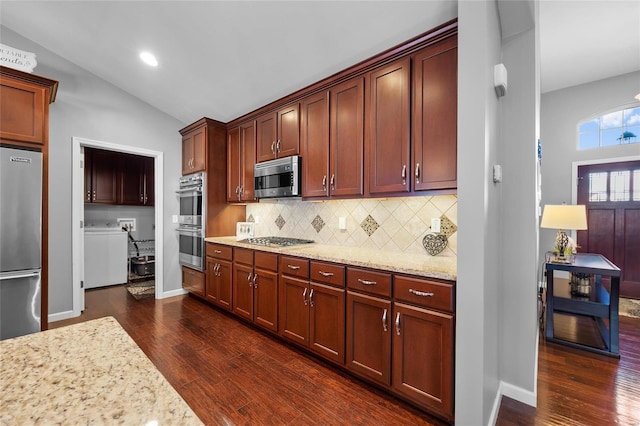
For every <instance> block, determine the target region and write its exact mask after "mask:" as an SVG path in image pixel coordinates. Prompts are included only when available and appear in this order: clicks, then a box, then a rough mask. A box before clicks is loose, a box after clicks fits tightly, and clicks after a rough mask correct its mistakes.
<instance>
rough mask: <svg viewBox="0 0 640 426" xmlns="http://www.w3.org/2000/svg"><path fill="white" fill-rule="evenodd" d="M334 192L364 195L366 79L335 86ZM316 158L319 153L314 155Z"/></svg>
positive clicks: (332, 187)
mask: <svg viewBox="0 0 640 426" xmlns="http://www.w3.org/2000/svg"><path fill="white" fill-rule="evenodd" d="M330 152H331V160H330V168H331V170H330V172H329V173H330V175H331V178H330V179H329V181H330V183H331V195H338V196H341V195H362V194H363V180H364V174H363V173H364V172H363V167H364V79H363V78H356V79H354V80H351V81H346V82H344V83H342V84H339V85H338V86H336V87H334V88H333V89H331V148H330ZM314 161H315V157H314Z"/></svg>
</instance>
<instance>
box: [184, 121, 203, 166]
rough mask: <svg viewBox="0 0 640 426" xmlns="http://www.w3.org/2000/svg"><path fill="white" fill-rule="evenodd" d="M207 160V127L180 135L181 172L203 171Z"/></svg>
mask: <svg viewBox="0 0 640 426" xmlns="http://www.w3.org/2000/svg"><path fill="white" fill-rule="evenodd" d="M206 161H207V128H206V127H201V128H199V129H195V130H194V131H193V132H190V133H188V134H186V135H184V136H183V137H182V174H183V175H188V174H191V173H196V172H201V171H204V170H205V168H206Z"/></svg>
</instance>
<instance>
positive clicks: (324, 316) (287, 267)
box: [279, 256, 345, 365]
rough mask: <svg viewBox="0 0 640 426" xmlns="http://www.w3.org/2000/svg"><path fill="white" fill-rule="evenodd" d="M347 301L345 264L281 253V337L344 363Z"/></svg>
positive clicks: (329, 358) (334, 360)
mask: <svg viewBox="0 0 640 426" xmlns="http://www.w3.org/2000/svg"><path fill="white" fill-rule="evenodd" d="M310 271H311V272H310ZM310 277H311V278H310ZM344 303H345V290H344V267H343V266H340V265H335V264H330V263H326V262H317V261H312V262H311V264H309V261H308V260H305V259H300V258H295V257H289V256H280V309H279V315H280V335H281V336H282V337H284V338H285V339H287V340H290V341H292V342H294V343H297V344H299V345H301V346H304V347H308V348H309V349H311V350H312V351H313V352H315V353H317V354H318V355H320V356H322V357H324V358H326V359H328V360H330V361H333V362H335V363H338V364H341V365H344V321H345V320H344V315H345V313H344V312H345V305H344Z"/></svg>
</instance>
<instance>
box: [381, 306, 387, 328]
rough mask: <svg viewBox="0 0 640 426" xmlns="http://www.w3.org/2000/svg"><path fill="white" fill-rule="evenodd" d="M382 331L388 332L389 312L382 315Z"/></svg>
mask: <svg viewBox="0 0 640 426" xmlns="http://www.w3.org/2000/svg"><path fill="white" fill-rule="evenodd" d="M382 330H384V331H387V310H386V309H385V310H384V312H383V313H382Z"/></svg>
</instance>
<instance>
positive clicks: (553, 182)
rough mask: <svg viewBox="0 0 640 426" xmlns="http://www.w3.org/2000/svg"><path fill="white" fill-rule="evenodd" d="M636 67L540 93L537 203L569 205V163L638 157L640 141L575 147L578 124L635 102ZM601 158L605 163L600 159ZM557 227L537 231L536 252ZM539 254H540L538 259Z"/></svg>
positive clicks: (639, 79) (639, 89)
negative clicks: (576, 84)
mask: <svg viewBox="0 0 640 426" xmlns="http://www.w3.org/2000/svg"><path fill="white" fill-rule="evenodd" d="M638 93H640V71H636V72H633V73H628V74H623V75H620V76H617V77H612V78H607V79H604V80H599V81H594V82H592V83H586V84H581V85H578V86H574V87H569V88H566V89H561V90H556V91H553V92H548V93H545V94H543V95H542V97H541V108H540V135H541V143H542V205H543V206H544V205H545V204H562V203H563V202H566V203H567V204H571V203H572V200H571V185H572V182H571V163H572V162H574V161H591V160H606V159H611V158H621V157H630V156H638V155H640V144H630V145H620V146H609V147H604V148H597V149H588V150H583V151H578V148H577V146H578V138H577V126H578V123H579V122H580V121H583V120H585V119H588V118H592V117H594V116H598V115H602V114H603V113H606V112H609V111H611V110H614V109H620V108H623V107H625V106H640V102H638V101H635V100H634V98H633V97H634V96H635V95H636V94H638ZM603 162H606V161H603ZM555 235H556V231H555V230H553V229H541V230H540V256H544V252H545V251H547V250H550V249H551V248H552V247H553V241H554V239H555ZM541 258H542V257H541Z"/></svg>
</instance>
